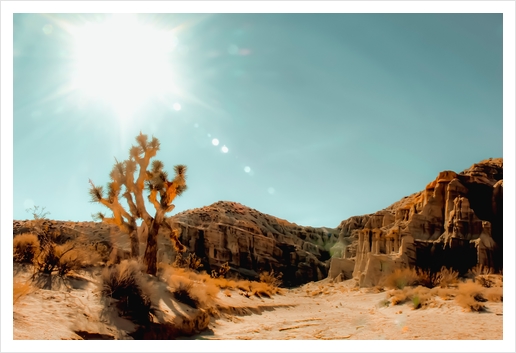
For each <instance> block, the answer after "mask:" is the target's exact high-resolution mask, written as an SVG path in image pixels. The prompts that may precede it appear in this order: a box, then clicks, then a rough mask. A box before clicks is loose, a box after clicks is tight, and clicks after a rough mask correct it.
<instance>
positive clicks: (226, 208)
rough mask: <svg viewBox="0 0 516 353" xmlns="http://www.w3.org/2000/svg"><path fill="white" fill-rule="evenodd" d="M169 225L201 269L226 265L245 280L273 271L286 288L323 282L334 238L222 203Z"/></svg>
mask: <svg viewBox="0 0 516 353" xmlns="http://www.w3.org/2000/svg"><path fill="white" fill-rule="evenodd" d="M169 221H170V223H171V225H172V226H173V227H174V228H176V229H180V231H181V235H180V241H181V243H182V244H184V245H185V246H187V248H188V249H189V251H190V252H193V253H195V254H196V255H197V256H199V257H200V258H201V259H203V264H204V266H205V268H206V269H211V268H212V267H215V268H216V267H218V266H220V265H221V264H223V263H225V262H228V263H229V265H230V266H231V268H232V269H233V270H234V271H236V272H238V273H240V274H241V275H244V276H248V277H256V276H258V274H259V273H260V272H261V271H270V270H274V271H275V272H276V273H278V272H282V273H283V280H284V282H285V284H286V285H296V284H301V283H306V282H309V281H316V280H320V279H323V278H326V277H327V275H328V265H329V264H328V260H329V259H330V253H329V250H330V248H331V247H332V246H333V245H334V244H335V243H336V241H337V236H338V231H337V230H336V229H331V228H313V227H302V226H298V225H296V224H294V223H290V222H288V221H285V220H282V219H279V218H276V217H273V216H270V215H266V214H263V213H261V212H259V211H257V210H255V209H252V208H249V207H246V206H243V205H241V204H239V203H236V202H225V201H219V202H217V203H214V204H212V205H210V206H206V207H202V208H198V209H193V210H188V211H185V212H182V213H179V214H177V215H175V216H173V217H171V218H170V219H169Z"/></svg>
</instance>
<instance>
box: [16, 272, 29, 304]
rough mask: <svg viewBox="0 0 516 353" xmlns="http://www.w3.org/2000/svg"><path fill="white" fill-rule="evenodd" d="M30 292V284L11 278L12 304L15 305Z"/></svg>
mask: <svg viewBox="0 0 516 353" xmlns="http://www.w3.org/2000/svg"><path fill="white" fill-rule="evenodd" d="M31 290H32V285H31V284H30V282H25V281H22V280H21V279H19V278H16V277H15V278H13V304H16V302H18V300H20V299H21V298H22V297H24V296H26V295H27V294H29V293H30V291H31Z"/></svg>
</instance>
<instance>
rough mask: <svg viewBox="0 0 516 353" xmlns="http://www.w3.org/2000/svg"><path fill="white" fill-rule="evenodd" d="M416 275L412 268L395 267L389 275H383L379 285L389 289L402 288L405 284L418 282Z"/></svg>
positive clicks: (409, 284) (410, 284) (411, 284)
mask: <svg viewBox="0 0 516 353" xmlns="http://www.w3.org/2000/svg"><path fill="white" fill-rule="evenodd" d="M418 279H419V277H418V275H417V273H416V271H415V270H414V269H410V268H403V269H400V268H398V269H395V270H394V272H392V273H391V274H390V275H387V276H386V277H384V278H383V279H382V281H381V285H382V286H384V287H387V288H391V289H403V288H405V287H406V286H413V285H416V284H417V283H418Z"/></svg>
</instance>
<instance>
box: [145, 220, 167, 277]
mask: <svg viewBox="0 0 516 353" xmlns="http://www.w3.org/2000/svg"><path fill="white" fill-rule="evenodd" d="M162 221H163V214H156V218H154V220H153V221H152V224H151V226H150V227H149V235H148V237H147V248H146V249H145V257H144V264H145V266H146V267H147V273H148V274H149V275H153V276H156V273H157V270H158V268H157V263H158V231H159V227H160V225H161V222H162Z"/></svg>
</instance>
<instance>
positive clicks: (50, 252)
mask: <svg viewBox="0 0 516 353" xmlns="http://www.w3.org/2000/svg"><path fill="white" fill-rule="evenodd" d="M72 249H73V246H72V245H70V246H68V247H67V248H66V249H65V248H64V247H63V246H60V245H57V244H54V243H48V244H46V245H45V246H44V248H43V250H42V251H41V253H40V255H39V257H38V259H37V261H36V269H37V271H38V272H40V273H44V274H52V273H53V272H54V271H56V270H58V268H59V265H60V259H61V257H62V256H63V255H65V254H66V253H67V252H69V251H71V250H72ZM66 266H67V265H66V263H65V267H66ZM59 272H60V273H62V272H67V271H66V269H63V271H59Z"/></svg>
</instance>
